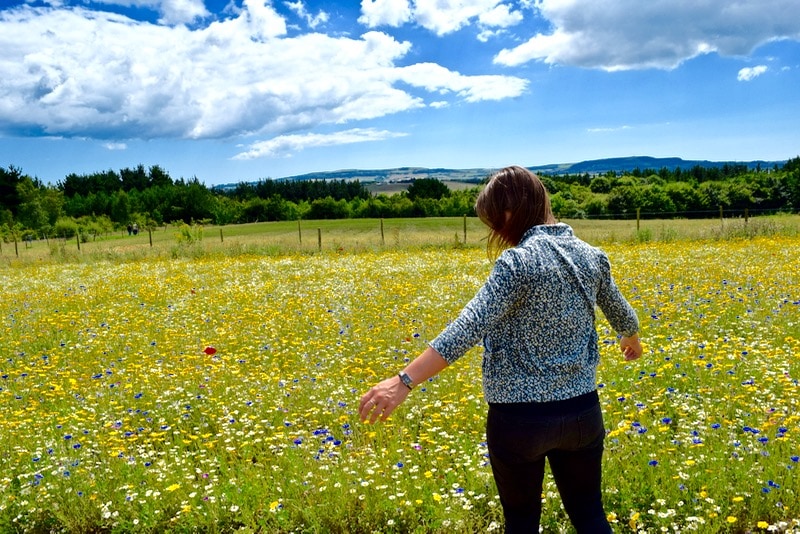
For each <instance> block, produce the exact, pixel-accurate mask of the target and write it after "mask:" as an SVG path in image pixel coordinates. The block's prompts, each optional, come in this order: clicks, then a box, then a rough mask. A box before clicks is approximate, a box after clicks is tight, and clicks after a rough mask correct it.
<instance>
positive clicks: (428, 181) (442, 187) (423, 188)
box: [407, 178, 450, 200]
mask: <svg viewBox="0 0 800 534" xmlns="http://www.w3.org/2000/svg"><path fill="white" fill-rule="evenodd" d="M407 191H408V198H409V199H411V200H416V199H418V198H432V199H435V200H439V199H440V198H442V197H446V196H449V195H450V188H448V187H447V184H445V183H444V182H442V181H441V180H437V179H436V178H417V179H415V180H414V181H412V182H411V185H409V186H408V190H407Z"/></svg>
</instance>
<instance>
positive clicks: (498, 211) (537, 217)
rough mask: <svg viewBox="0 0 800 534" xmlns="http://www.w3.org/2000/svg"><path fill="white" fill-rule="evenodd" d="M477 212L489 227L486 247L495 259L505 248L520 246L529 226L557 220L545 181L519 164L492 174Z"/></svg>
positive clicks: (478, 202)
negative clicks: (551, 206) (551, 207)
mask: <svg viewBox="0 0 800 534" xmlns="http://www.w3.org/2000/svg"><path fill="white" fill-rule="evenodd" d="M475 211H476V213H477V214H478V217H479V218H480V219H481V221H483V223H484V224H485V225H486V226H488V227H489V241H488V243H487V248H486V249H487V254H488V255H489V257H490V258H492V259H495V258H497V256H498V255H499V254H500V252H502V250H503V249H505V248H508V247H514V246H517V245H518V244H519V242H520V240H521V239H522V236H523V235H524V234H525V232H527V231H528V230H529V229H530V228H532V227H534V226H536V225H540V224H554V223H555V222H556V219H555V217H554V216H553V212H552V210H551V209H550V197H549V196H548V194H547V189H545V187H544V184H543V183H542V181H541V180H539V177H538V176H536V175H535V174H534V173H532V172H531V171H529V170H528V169H525V168H523V167H518V166H516V165H514V166H511V167H506V168H504V169H501V170H500V171H498V172H497V173H495V174H494V175H493V176H492V177H491V179H490V180H489V183H488V184H486V187H484V188H483V191H481V192H480V194H479V195H478V198H477V200H476V201H475Z"/></svg>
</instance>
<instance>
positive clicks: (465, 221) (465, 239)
mask: <svg viewBox="0 0 800 534" xmlns="http://www.w3.org/2000/svg"><path fill="white" fill-rule="evenodd" d="M464 244H465V245H466V244H467V216H466V215H464Z"/></svg>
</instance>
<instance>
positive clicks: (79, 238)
mask: <svg viewBox="0 0 800 534" xmlns="http://www.w3.org/2000/svg"><path fill="white" fill-rule="evenodd" d="M75 242H76V243H77V244H78V250H80V249H81V233H80V232H76V233H75Z"/></svg>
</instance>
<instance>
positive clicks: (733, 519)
mask: <svg viewBox="0 0 800 534" xmlns="http://www.w3.org/2000/svg"><path fill="white" fill-rule="evenodd" d="M725 521H727V522H728V523H736V518H735V517H733V516H732V515H729V516H728V517H726V518H725Z"/></svg>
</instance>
